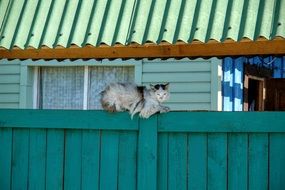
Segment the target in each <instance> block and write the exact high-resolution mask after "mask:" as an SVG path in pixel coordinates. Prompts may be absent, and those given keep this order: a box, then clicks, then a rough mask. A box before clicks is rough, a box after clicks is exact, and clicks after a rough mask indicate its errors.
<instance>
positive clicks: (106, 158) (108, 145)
mask: <svg viewBox="0 0 285 190" xmlns="http://www.w3.org/2000/svg"><path fill="white" fill-rule="evenodd" d="M118 149H119V132H117V131H103V132H102V133H101V158H100V189H109V190H115V189H117V187H118V156H119V152H118Z"/></svg>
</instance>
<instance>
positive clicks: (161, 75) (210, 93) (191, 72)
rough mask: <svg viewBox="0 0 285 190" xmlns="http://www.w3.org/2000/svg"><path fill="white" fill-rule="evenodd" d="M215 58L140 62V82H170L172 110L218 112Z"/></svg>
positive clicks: (169, 102) (218, 89) (169, 104)
mask: <svg viewBox="0 0 285 190" xmlns="http://www.w3.org/2000/svg"><path fill="white" fill-rule="evenodd" d="M220 64H221V61H220V60H218V59H215V58H213V59H208V60H204V59H195V60H190V59H182V60H175V59H168V60H161V59H155V60H151V61H149V60H143V65H142V83H143V85H149V84H150V83H166V82H169V83H170V93H171V96H170V99H169V101H168V102H167V103H165V104H166V105H168V106H170V108H171V109H172V110H218V107H219V106H218V97H219V91H220V81H221V78H220V77H219V75H218V67H219V65H220Z"/></svg>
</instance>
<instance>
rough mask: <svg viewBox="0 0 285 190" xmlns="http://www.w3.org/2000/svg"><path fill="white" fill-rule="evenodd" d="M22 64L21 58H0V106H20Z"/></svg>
mask: <svg viewBox="0 0 285 190" xmlns="http://www.w3.org/2000/svg"><path fill="white" fill-rule="evenodd" d="M20 65H21V62H20V61H19V60H14V61H7V60H0V108H19V103H20V74H21V73H20V71H21V66H20Z"/></svg>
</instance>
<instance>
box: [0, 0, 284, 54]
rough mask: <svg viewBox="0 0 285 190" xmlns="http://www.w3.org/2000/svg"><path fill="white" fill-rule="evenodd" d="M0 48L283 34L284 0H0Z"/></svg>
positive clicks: (269, 37)
mask: <svg viewBox="0 0 285 190" xmlns="http://www.w3.org/2000/svg"><path fill="white" fill-rule="evenodd" d="M0 27H1V28H0V48H1V47H2V48H5V49H11V48H13V47H18V48H21V49H25V48H29V47H32V48H40V47H42V46H47V47H49V48H55V47H57V46H62V47H70V46H71V45H77V46H79V47H83V46H86V45H93V46H99V45H101V44H106V45H109V46H113V45H115V44H122V45H129V44H131V43H138V44H145V43H147V42H152V43H156V44H159V43H161V42H169V43H171V44H175V43H177V42H178V41H182V42H184V43H192V42H193V41H195V40H197V41H200V42H208V41H209V40H215V41H217V42H223V41H225V40H227V39H232V40H234V41H240V40H241V39H243V38H247V39H250V40H256V39H257V38H259V37H263V38H265V39H268V40H271V39H273V38H275V37H282V38H285V0H262V1H260V0H156V1H154V0H72V1H69V0H10V1H8V0H2V1H0Z"/></svg>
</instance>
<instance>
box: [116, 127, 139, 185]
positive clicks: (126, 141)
mask: <svg viewBox="0 0 285 190" xmlns="http://www.w3.org/2000/svg"><path fill="white" fill-rule="evenodd" d="M119 141H120V142H119V166H118V167H119V169H118V170H119V171H118V189H121V190H124V189H127V190H131V189H136V184H137V179H136V173H137V168H136V165H137V132H135V131H131V132H121V134H120V140H119Z"/></svg>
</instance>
